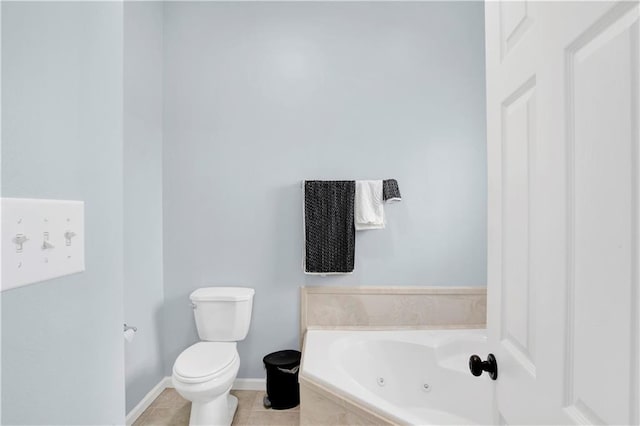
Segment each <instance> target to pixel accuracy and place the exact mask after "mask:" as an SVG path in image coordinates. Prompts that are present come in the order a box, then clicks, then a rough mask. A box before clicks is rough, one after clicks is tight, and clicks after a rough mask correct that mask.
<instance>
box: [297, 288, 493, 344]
mask: <svg viewBox="0 0 640 426" xmlns="http://www.w3.org/2000/svg"><path fill="white" fill-rule="evenodd" d="M486 317H487V289H486V288H485V287H301V288H300V337H301V338H303V337H304V335H305V332H306V331H307V329H350V330H385V329H434V328H485V326H486Z"/></svg>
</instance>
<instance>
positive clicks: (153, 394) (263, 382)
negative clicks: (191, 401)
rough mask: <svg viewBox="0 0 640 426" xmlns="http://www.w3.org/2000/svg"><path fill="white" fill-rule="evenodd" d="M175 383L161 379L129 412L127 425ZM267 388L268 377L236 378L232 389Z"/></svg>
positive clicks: (255, 389) (256, 389) (167, 378)
mask: <svg viewBox="0 0 640 426" xmlns="http://www.w3.org/2000/svg"><path fill="white" fill-rule="evenodd" d="M172 387H173V383H171V377H170V376H167V377H165V378H163V379H162V380H160V382H158V384H157V385H155V386H154V387H153V389H151V390H150V391H149V393H147V394H146V395H145V396H144V398H142V401H140V402H139V403H138V405H136V406H135V407H134V408H133V410H131V411H130V412H129V414H127V418H126V424H127V426H131V425H132V424H133V423H134V422H135V421H136V420H138V417H140V416H141V415H142V413H144V410H146V409H147V408H149V406H150V405H151V403H152V402H153V401H154V400H155V399H156V398H157V397H158V395H160V394H161V393H162V391H163V390H165V389H167V388H172ZM266 388H267V379H236V380H235V381H234V382H233V386H232V387H231V389H233V390H253V391H264V390H265V389H266Z"/></svg>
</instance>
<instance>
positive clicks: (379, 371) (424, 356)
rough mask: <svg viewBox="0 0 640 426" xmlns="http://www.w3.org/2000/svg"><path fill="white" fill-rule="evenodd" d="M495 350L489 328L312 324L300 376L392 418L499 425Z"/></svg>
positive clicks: (395, 420) (421, 422) (418, 422)
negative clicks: (485, 366) (474, 365)
mask: <svg viewBox="0 0 640 426" xmlns="http://www.w3.org/2000/svg"><path fill="white" fill-rule="evenodd" d="M487 353H488V351H487V338H486V331H485V330H392V331H343V330H309V331H307V335H306V339H305V347H304V354H303V362H302V368H301V372H300V377H301V381H302V380H308V381H310V382H312V383H315V384H318V385H320V386H322V387H324V388H326V389H327V390H329V391H331V392H333V393H335V394H336V395H338V396H340V397H341V398H343V399H345V400H346V401H351V402H353V403H355V404H357V405H360V406H361V407H364V408H365V409H367V410H370V411H371V412H373V413H375V414H377V415H379V416H380V417H383V418H385V419H388V420H389V421H390V422H392V423H398V424H412V425H443V424H492V423H493V418H492V410H493V383H492V381H491V379H489V378H488V377H487V375H486V374H484V375H482V376H481V377H474V376H473V375H472V374H471V373H470V372H469V365H468V364H469V357H470V356H471V355H472V354H478V355H480V356H481V357H483V358H484V357H486V355H487Z"/></svg>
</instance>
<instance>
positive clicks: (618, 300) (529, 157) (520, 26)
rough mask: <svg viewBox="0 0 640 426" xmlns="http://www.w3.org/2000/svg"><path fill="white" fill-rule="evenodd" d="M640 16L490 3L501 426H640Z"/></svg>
mask: <svg viewBox="0 0 640 426" xmlns="http://www.w3.org/2000/svg"><path fill="white" fill-rule="evenodd" d="M638 16H639V6H638V2H620V3H607V2H592V3H580V2H574V3H571V2H537V3H527V2H508V3H492V2H488V3H487V4H486V11H485V19H486V43H487V45H486V47H487V49H486V52H487V53H486V54H487V120H488V122H487V124H488V125H487V131H488V150H487V152H488V168H489V173H488V181H489V222H488V232H489V250H488V255H489V264H488V273H489V276H488V286H489V290H488V291H489V293H488V306H489V312H488V326H489V335H490V340H491V342H492V345H493V347H494V348H495V354H496V356H497V359H498V370H499V377H498V381H497V382H496V384H495V393H496V422H499V423H505V424H543V423H546V424H571V423H576V424H638V416H639V415H638V405H639V395H640V393H639V391H638V386H639V383H638V372H639V369H640V360H639V356H638V344H639V342H638V340H639V337H638V334H639V333H640V324H639V322H640V319H639V318H638V317H639V313H638V306H639V304H640V290H639V289H638V275H639V270H638V263H639V256H640V254H639V249H638V240H639V233H640V230H639V226H638V222H639V213H640V210H639V204H638V203H639V200H640V194H639V188H640V182H639V173H640V172H639V171H638V161H639V159H638V157H639V155H640V154H639V149H638V134H639V131H638V121H639V118H638V117H639V111H640V108H639V107H638V98H639V96H638V92H639V90H640V88H639V86H638V80H639V78H640V68H639V66H638V57H639V56H640V55H639V49H640V43H639V31H638Z"/></svg>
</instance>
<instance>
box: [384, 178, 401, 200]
mask: <svg viewBox="0 0 640 426" xmlns="http://www.w3.org/2000/svg"><path fill="white" fill-rule="evenodd" d="M382 199H383V200H384V201H385V202H388V201H400V200H402V196H401V195H400V188H398V181H397V180H395V179H385V180H383V181H382Z"/></svg>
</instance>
